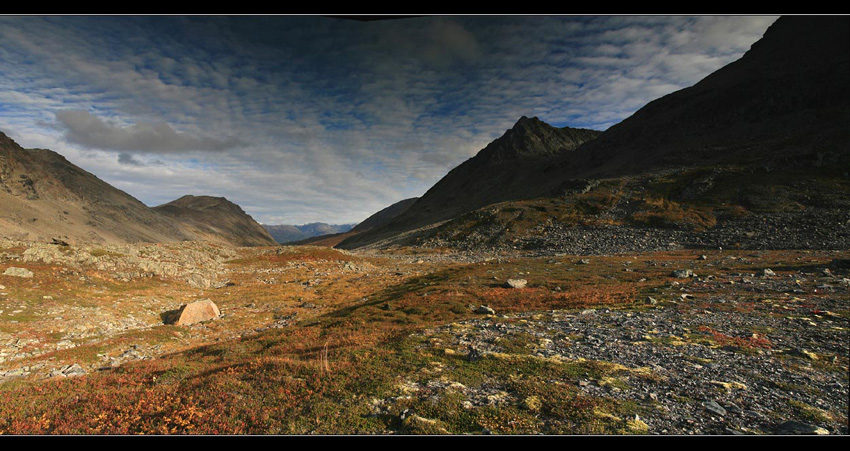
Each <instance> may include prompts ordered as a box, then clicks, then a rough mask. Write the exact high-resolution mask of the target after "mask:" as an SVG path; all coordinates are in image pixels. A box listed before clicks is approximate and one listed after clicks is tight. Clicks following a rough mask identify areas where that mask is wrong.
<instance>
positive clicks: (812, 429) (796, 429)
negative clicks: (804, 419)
mask: <svg viewBox="0 0 850 451" xmlns="http://www.w3.org/2000/svg"><path fill="white" fill-rule="evenodd" d="M779 432H780V433H784V434H793V435H829V431H827V430H826V429H824V428H822V427H818V426H815V425H812V424H807V423H801V422H799V421H786V422H784V423H782V424H780V425H779Z"/></svg>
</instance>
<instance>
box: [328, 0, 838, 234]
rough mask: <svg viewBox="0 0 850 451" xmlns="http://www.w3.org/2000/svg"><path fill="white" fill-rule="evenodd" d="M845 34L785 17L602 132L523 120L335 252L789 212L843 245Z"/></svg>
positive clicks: (813, 19) (789, 219)
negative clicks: (697, 77) (436, 239)
mask: <svg viewBox="0 0 850 451" xmlns="http://www.w3.org/2000/svg"><path fill="white" fill-rule="evenodd" d="M848 31H850V17H847V16H788V17H781V18H780V19H778V20H777V21H776V22H775V23H774V24H773V25H772V26H771V27H769V29H768V30H767V31H766V32H765V34H764V36H763V38H762V39H761V40H759V41H758V42H756V43H755V44H753V45H752V47H751V49H750V50H749V51H748V52H746V54H745V55H744V56H743V57H742V58H740V59H739V60H738V61H735V62H733V63H731V64H729V65H727V66H725V67H723V68H721V69H720V70H718V71H716V72H714V73H713V74H711V75H709V76H708V77H706V78H705V79H703V80H702V81H700V82H699V83H697V84H696V85H694V86H692V87H689V88H686V89H682V90H680V91H677V92H674V93H672V94H669V95H667V96H664V97H662V98H659V99H657V100H655V101H652V102H650V103H649V104H647V105H646V106H645V107H643V108H641V109H640V110H639V111H637V112H636V113H635V114H633V115H632V116H631V117H629V118H627V119H625V120H624V121H622V122H621V123H619V124H617V125H615V126H613V127H611V128H609V129H608V130H606V131H604V132H601V133H600V132H594V131H590V130H574V129H569V128H563V129H559V128H555V127H552V126H549V125H548V124H545V123H543V122H541V121H539V120H538V119H536V118H527V117H523V118H521V119H520V120H519V121H518V122H517V123H516V125H515V126H514V127H513V128H512V129H510V130H508V131H507V132H506V133H505V134H504V135H503V136H502V137H500V138H498V139H497V140H496V141H494V142H493V143H491V144H490V145H488V146H487V147H485V148H484V149H482V150H481V151H480V152H479V153H478V154H477V155H476V156H475V157H473V158H471V159H469V160H467V161H466V162H464V163H463V164H461V165H460V166H458V167H456V168H455V169H453V170H452V171H451V172H449V173H448V174H447V175H446V176H445V177H444V178H443V179H442V180H440V181H439V182H438V183H437V184H435V185H434V186H433V187H432V188H431V189H430V190H429V191H428V192H427V193H426V194H425V195H423V196H422V197H421V198H420V199H418V200H417V201H416V202H415V203H413V204H412V205H411V206H410V207H409V208H408V209H407V210H406V211H405V212H403V213H402V214H400V215H398V216H397V217H395V218H394V219H392V220H391V221H389V222H388V223H387V224H385V225H383V226H381V227H376V228H373V229H372V230H369V231H366V232H363V233H359V234H357V235H354V236H351V237H348V238H346V239H345V240H343V241H342V242H340V243H339V244H338V246H337V247H340V248H345V249H354V248H359V247H363V246H379V247H380V246H385V245H390V244H408V245H410V244H416V243H418V242H421V241H422V240H423V239H426V238H428V237H433V236H445V237H460V236H463V237H469V236H471V235H478V236H479V239H482V240H491V241H492V240H496V239H501V240H502V241H505V240H509V239H516V238H517V235H515V233H516V232H517V229H522V230H531V229H535V227H536V228H537V229H539V230H541V231H542V230H543V229H544V228H545V227H549V226H561V225H569V224H573V225H581V224H583V225H588V224H591V223H593V224H601V225H605V224H608V225H628V226H637V227H662V228H673V229H675V228H680V229H709V228H713V227H717V226H722V225H723V224H724V221H725V220H726V219H728V218H731V219H736V218H739V217H745V216H747V215H760V214H779V213H782V214H784V215H786V217H784V218H785V219H782V220H781V221H780V224H779V225H777V227H781V228H782V229H788V228H791V229H793V228H795V227H798V226H799V224H801V221H798V220H795V219H793V218H794V217H802V216H804V215H809V216H810V218H809V220H808V221H806V223H812V222H814V223H818V222H823V227H828V228H829V229H821V231H822V232H823V233H824V234H825V235H827V236H829V235H831V236H839V235H840V236H845V235H846V234H847V233H846V232H847V229H848V228H850V225H848V223H846V222H845V221H847V220H850V218H845V216H847V211H848V207H850V179H848V171H850V69H848V67H850V64H849V61H848V60H850V48H848V47H850V33H848ZM597 186H599V187H600V188H594V187H597ZM534 202H537V203H536V204H534V205H532V203H534ZM503 207H504V208H503ZM485 210H486V211H485ZM507 212H511V213H510V214H508V213H507ZM816 212H826V213H825V214H826V216H823V217H822V218H821V219H813V218H814V217H811V215H813V214H815V213H816ZM842 212H843V213H842ZM473 213H474V214H473ZM787 215H791V216H787ZM793 215H797V216H793ZM461 218H465V219H461ZM826 218H829V219H828V220H827V219H826ZM777 220H778V219H777ZM765 221H767V218H766V217H765V218H764V221H762V220H758V221H757V220H751V222H752V223H753V224H756V223H760V222H765ZM778 221H779V220H778ZM511 224H513V226H512V225H511ZM547 224H548V226H547ZM748 227H755V226H754V225H753V226H748ZM720 228H722V227H720ZM535 230H536V229H535ZM798 232H799V234H798V235H797V236H800V237H803V238H801V239H802V240H803V241H805V239H804V237H805V236H806V235H807V234H809V233H811V232H812V231H811V230H809V229H800V230H799V231H798ZM765 233H766V234H767V235H766V237H765V240H768V239H769V232H765ZM399 237H404V240H400V239H399ZM511 237H513V238H511ZM827 241H828V240H827ZM450 242H451V240H449V241H448V243H449V244H450ZM765 242H766V241H765ZM381 243H383V244H381ZM833 243H834V241H833ZM801 245H802V243H801Z"/></svg>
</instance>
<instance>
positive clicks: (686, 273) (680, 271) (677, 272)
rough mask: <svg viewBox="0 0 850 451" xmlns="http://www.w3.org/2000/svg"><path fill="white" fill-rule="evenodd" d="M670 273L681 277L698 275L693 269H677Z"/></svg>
mask: <svg viewBox="0 0 850 451" xmlns="http://www.w3.org/2000/svg"><path fill="white" fill-rule="evenodd" d="M670 275H671V276H673V277H677V278H679V279H687V278H688V277H695V276H696V274H694V272H693V271H691V270H690V269H676V270H673V272H672V273H670Z"/></svg>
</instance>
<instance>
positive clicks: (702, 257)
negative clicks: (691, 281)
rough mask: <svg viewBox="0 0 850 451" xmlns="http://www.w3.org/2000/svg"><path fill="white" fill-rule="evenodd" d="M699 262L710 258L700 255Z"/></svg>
mask: <svg viewBox="0 0 850 451" xmlns="http://www.w3.org/2000/svg"><path fill="white" fill-rule="evenodd" d="M697 260H708V257H706V256H705V255H700V256H699V258H697Z"/></svg>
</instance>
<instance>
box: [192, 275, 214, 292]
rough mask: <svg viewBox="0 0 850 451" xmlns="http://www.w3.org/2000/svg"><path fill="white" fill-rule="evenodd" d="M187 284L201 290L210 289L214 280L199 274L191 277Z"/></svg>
mask: <svg viewBox="0 0 850 451" xmlns="http://www.w3.org/2000/svg"><path fill="white" fill-rule="evenodd" d="M186 282H187V283H188V284H189V286H190V287H192V288H200V289H206V288H210V287H211V286H212V285H213V282H212V280H210V279H209V278H208V277H205V276H204V275H203V274H199V273H194V274H192V275H191V276H189V278H188V279H187V280H186Z"/></svg>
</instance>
